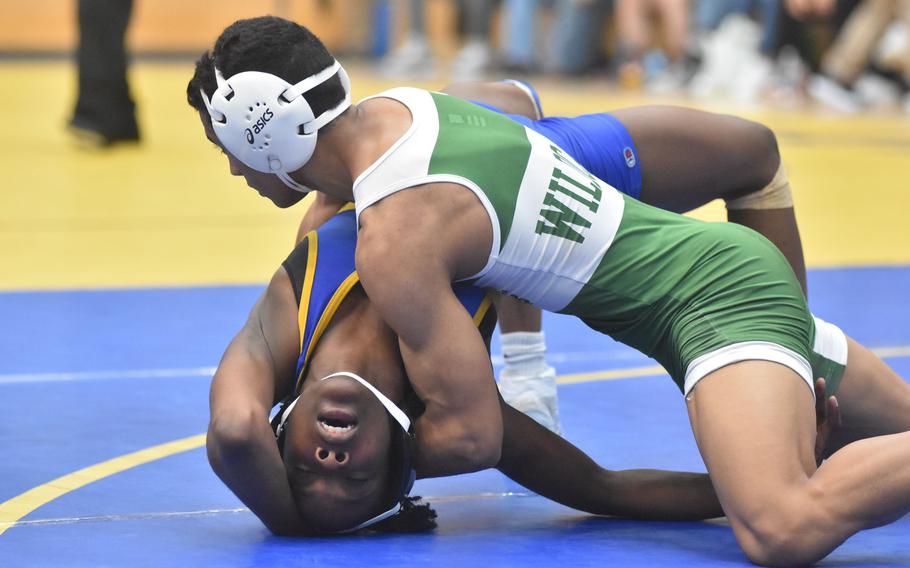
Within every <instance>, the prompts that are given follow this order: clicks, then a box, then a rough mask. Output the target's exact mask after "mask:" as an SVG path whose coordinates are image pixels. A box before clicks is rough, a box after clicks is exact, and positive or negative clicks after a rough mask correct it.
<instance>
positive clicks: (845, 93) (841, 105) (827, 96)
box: [809, 74, 863, 114]
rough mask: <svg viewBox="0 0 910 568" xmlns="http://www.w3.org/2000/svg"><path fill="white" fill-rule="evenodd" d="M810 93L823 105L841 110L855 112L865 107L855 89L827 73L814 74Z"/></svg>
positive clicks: (810, 82) (810, 84) (810, 81)
mask: <svg viewBox="0 0 910 568" xmlns="http://www.w3.org/2000/svg"><path fill="white" fill-rule="evenodd" d="M809 95H810V96H811V97H812V98H813V99H815V100H816V101H818V102H820V103H822V104H823V105H826V106H828V107H831V108H833V109H835V110H839V111H840V112H845V113H849V114H853V113H856V112H859V111H860V110H861V109H862V107H863V105H862V102H861V101H860V99H859V96H857V94H856V92H855V91H853V89H851V88H849V87H847V86H846V85H842V84H841V83H839V82H838V81H836V80H834V79H832V78H830V77H828V76H826V75H820V74H819V75H814V76H813V77H812V79H810V80H809Z"/></svg>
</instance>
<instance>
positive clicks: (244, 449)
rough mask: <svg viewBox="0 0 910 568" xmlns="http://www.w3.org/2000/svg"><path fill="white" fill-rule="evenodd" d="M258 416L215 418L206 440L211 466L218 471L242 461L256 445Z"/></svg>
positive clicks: (250, 414)
mask: <svg viewBox="0 0 910 568" xmlns="http://www.w3.org/2000/svg"><path fill="white" fill-rule="evenodd" d="M257 418H258V417H257V416H254V414H253V413H252V412H251V413H249V414H241V415H232V416H229V417H223V416H222V417H217V416H213V417H212V420H211V422H210V423H209V429H208V434H207V435H206V439H205V446H206V452H207V454H208V458H209V464H211V466H212V468H213V469H214V470H215V471H218V470H219V468H220V467H221V466H223V465H224V464H225V463H228V462H230V461H233V460H235V459H242V458H243V457H244V456H245V455H246V454H248V453H249V452H250V451H251V450H252V448H253V446H254V445H255V442H256V440H255V437H256V429H257V427H258V426H259V424H258V420H257Z"/></svg>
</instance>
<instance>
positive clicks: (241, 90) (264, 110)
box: [200, 61, 351, 193]
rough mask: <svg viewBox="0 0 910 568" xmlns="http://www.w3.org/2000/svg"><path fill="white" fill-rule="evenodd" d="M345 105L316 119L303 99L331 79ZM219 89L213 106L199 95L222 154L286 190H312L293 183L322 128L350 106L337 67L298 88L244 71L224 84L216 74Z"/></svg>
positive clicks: (348, 87) (344, 79)
mask: <svg viewBox="0 0 910 568" xmlns="http://www.w3.org/2000/svg"><path fill="white" fill-rule="evenodd" d="M336 74H337V75H338V78H339V79H340V80H341V86H342V88H343V89H344V99H343V100H342V101H341V102H340V103H339V104H338V105H337V106H335V108H331V109H329V110H327V111H325V112H323V113H322V114H320V115H319V116H315V115H314V114H313V109H312V108H311V107H310V104H309V103H308V102H307V100H306V98H305V97H304V96H303V94H304V93H306V92H307V91H309V90H311V89H312V88H314V87H316V86H317V85H321V84H322V83H324V82H325V81H327V80H329V79H331V78H332V77H334V76H335V75H336ZM215 80H216V81H217V82H218V89H217V90H216V91H215V93H214V94H213V95H212V98H211V100H210V99H209V98H208V96H206V94H205V91H204V90H203V89H200V92H201V93H202V100H203V101H205V107H206V109H208V111H209V117H210V118H211V120H212V129H213V130H214V131H215V136H217V137H218V140H219V141H220V142H221V145H222V146H224V149H225V150H227V151H228V152H230V153H231V155H232V156H234V157H235V158H237V159H238V160H240V161H241V162H243V163H244V164H245V165H247V166H249V167H251V168H253V169H254V170H256V171H259V172H264V173H273V174H275V175H277V176H278V177H279V178H281V181H283V182H284V183H285V184H286V185H287V186H288V187H290V188H291V189H295V190H297V191H300V192H303V193H306V192H308V191H310V188H308V187H306V186H304V185H301V184H299V183H297V182H296V181H294V180H293V179H291V176H290V173H291V172H293V171H296V170H299V169H300V168H302V167H303V166H304V165H305V164H306V163H307V162H308V161H309V160H310V157H311V156H312V155H313V150H315V149H316V135H317V133H318V131H319V129H320V128H322V127H323V126H325V125H326V124H328V123H329V122H331V121H332V120H334V119H335V118H336V117H338V115H340V114H341V113H342V112H344V111H345V110H347V109H348V107H350V106H351V81H350V79H349V78H348V74H347V73H346V72H345V70H344V68H343V67H342V66H341V64H340V63H338V62H337V61H335V62H333V63H332V65H330V66H328V67H326V68H325V69H323V70H322V71H320V72H318V73H316V74H315V75H311V76H309V77H307V78H306V79H304V80H303V81H300V82H299V83H297V84H296V85H291V84H290V83H288V82H287V81H285V80H284V79H282V78H281V77H277V76H275V75H272V74H271V73H264V72H261V71H243V72H242V73H237V74H236V75H234V76H232V77H230V78H228V79H225V78H224V77H223V76H222V75H221V71H219V70H218V68H217V67H216V68H215Z"/></svg>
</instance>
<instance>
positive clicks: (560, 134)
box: [471, 80, 641, 199]
mask: <svg viewBox="0 0 910 568" xmlns="http://www.w3.org/2000/svg"><path fill="white" fill-rule="evenodd" d="M508 82H509V83H512V84H514V85H516V86H517V87H519V88H521V89H522V90H524V91H525V92H527V93H528V94H529V95H530V96H531V97H532V98H533V99H534V103H535V104H536V105H537V110H538V112H539V114H540V116H543V110H542V109H541V105H540V98H539V97H538V96H537V92H536V91H535V90H534V88H533V87H532V86H531V85H529V84H527V83H524V82H520V81H514V80H509V81H508ZM471 102H473V103H474V104H476V105H479V106H482V107H484V108H487V109H490V110H492V111H494V112H498V113H499V114H504V115H506V116H508V117H509V118H511V119H512V120H514V121H516V122H519V123H521V124H523V125H524V126H527V127H528V128H530V129H531V130H534V131H535V132H537V133H539V134H542V135H543V136H546V137H547V138H549V139H550V140H552V141H553V142H555V143H556V144H557V145H558V146H559V147H561V148H562V149H563V150H565V151H566V152H568V153H569V155H571V156H572V157H573V158H575V161H577V162H578V163H579V164H581V165H582V166H583V167H584V168H585V169H586V170H588V171H589V172H591V173H592V174H594V175H595V176H597V177H598V178H600V179H602V180H604V181H605V182H607V183H608V184H610V185H612V186H613V187H615V188H616V189H618V190H619V191H621V192H623V193H625V194H626V195H628V196H629V197H632V198H635V199H639V198H640V196H641V166H640V165H639V163H638V153H637V152H636V151H635V143H634V142H633V141H632V137H631V136H630V135H629V132H628V131H627V130H626V127H625V126H623V124H622V123H621V122H619V120H617V119H616V117H614V116H613V115H611V114H609V113H606V112H601V113H597V114H585V115H581V116H575V117H562V116H547V117H544V118H541V119H540V120H531V119H529V118H528V117H526V116H520V115H516V114H509V113H506V112H503V111H502V110H501V109H499V108H496V107H494V106H492V105H488V104H486V103H481V102H477V101H471Z"/></svg>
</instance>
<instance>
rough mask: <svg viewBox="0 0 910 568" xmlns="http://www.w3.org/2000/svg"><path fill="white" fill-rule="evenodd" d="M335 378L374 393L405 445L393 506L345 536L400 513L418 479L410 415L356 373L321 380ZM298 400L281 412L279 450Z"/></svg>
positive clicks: (331, 376) (278, 438)
mask: <svg viewBox="0 0 910 568" xmlns="http://www.w3.org/2000/svg"><path fill="white" fill-rule="evenodd" d="M333 377H348V378H350V379H354V380H355V381H357V382H358V383H360V384H361V385H363V386H364V387H366V389H367V390H368V391H370V392H371V393H373V396H375V397H376V398H377V399H379V402H380V404H382V406H383V407H384V408H385V409H386V410H387V411H388V413H389V414H391V415H392V418H393V419H394V420H395V422H397V423H398V424H399V425H400V426H401V432H402V438H403V439H402V444H403V445H402V449H403V451H402V454H403V455H402V463H401V464H400V465H401V469H400V471H399V475H400V477H399V482H398V486H397V488H396V491H395V495H394V496H393V502H392V504H391V506H390V507H389V508H388V509H386V510H385V511H384V512H382V513H380V514H378V515H376V516H375V517H373V518H371V519H368V520H366V521H364V522H362V523H360V524H359V525H357V526H356V527H353V528H350V529H344V530H341V531H337V533H338V534H344V533H350V532H355V531H359V530H360V529H365V528H367V527H368V526H370V525H373V524H376V523H378V522H380V521H384V520H386V519H388V518H389V517H391V516H392V515H394V514H396V513H398V511H399V510H401V502H402V501H403V500H404V499H405V497H407V496H408V494H409V493H410V491H411V487H413V486H414V480H415V479H416V477H417V474H416V472H415V471H414V468H413V467H412V465H411V452H410V444H409V440H408V438H410V429H411V419H410V418H408V415H407V414H405V412H404V411H403V410H402V409H401V408H399V407H398V405H397V404H395V403H394V402H392V401H391V400H389V397H387V396H386V395H384V394H382V393H381V392H380V391H379V389H377V388H376V387H374V386H373V385H371V384H370V383H368V382H367V381H365V380H364V379H363V378H361V377H359V376H357V375H355V374H354V373H349V372H347V371H341V372H338V373H332V374H331V375H329V376H327V377H323V378H321V379H319V380H320V381H324V380H326V379H331V378H333ZM298 400H300V397H299V396H298V397H297V398H295V399H294V401H293V402H291V403H290V404H288V405H287V406H286V407H285V408H284V409H283V411H282V412H281V419H280V421H279V422H278V424H277V427H276V428H275V438H276V439H277V440H278V445H279V448H280V447H281V446H282V445H283V439H282V436H283V435H284V434H285V427H286V424H287V420H288V418H289V417H290V416H291V411H292V410H294V406H296V405H297V401H298Z"/></svg>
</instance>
